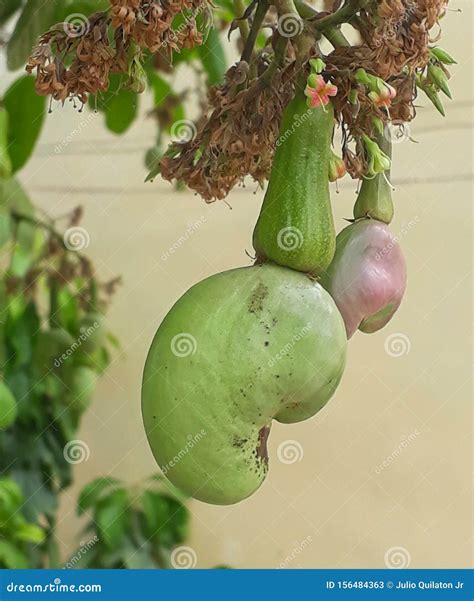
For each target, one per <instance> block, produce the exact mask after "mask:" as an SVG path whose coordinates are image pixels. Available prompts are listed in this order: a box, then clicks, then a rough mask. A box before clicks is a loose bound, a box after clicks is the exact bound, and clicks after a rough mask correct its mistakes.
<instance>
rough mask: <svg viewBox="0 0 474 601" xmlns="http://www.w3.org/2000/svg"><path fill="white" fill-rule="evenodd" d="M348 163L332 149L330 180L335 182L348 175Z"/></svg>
mask: <svg viewBox="0 0 474 601" xmlns="http://www.w3.org/2000/svg"><path fill="white" fill-rule="evenodd" d="M346 172H347V171H346V164H345V163H344V161H343V159H341V157H339V156H337V154H335V153H334V152H333V151H332V150H331V155H330V157H329V181H330V182H335V181H337V180H338V179H340V178H341V177H344V176H345V175H346Z"/></svg>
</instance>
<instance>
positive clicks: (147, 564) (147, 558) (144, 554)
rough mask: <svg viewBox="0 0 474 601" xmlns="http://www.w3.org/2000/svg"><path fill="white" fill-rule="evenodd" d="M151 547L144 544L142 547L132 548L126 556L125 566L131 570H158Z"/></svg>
mask: <svg viewBox="0 0 474 601" xmlns="http://www.w3.org/2000/svg"><path fill="white" fill-rule="evenodd" d="M150 550H151V549H150V545H148V544H146V543H145V544H144V545H143V546H141V547H138V548H134V547H131V548H130V549H129V550H128V552H127V553H126V554H124V564H125V567H126V568H127V569H129V570H154V569H156V567H157V566H156V563H155V562H154V561H153V558H152V557H151V555H150Z"/></svg>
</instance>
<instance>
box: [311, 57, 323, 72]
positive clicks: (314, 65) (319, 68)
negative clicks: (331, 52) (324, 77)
mask: <svg viewBox="0 0 474 601" xmlns="http://www.w3.org/2000/svg"><path fill="white" fill-rule="evenodd" d="M309 64H310V65H311V70H312V71H314V73H316V74H317V75H319V74H320V73H322V72H323V71H324V69H325V68H326V63H325V62H324V61H323V60H321V59H320V58H312V59H310V61H309Z"/></svg>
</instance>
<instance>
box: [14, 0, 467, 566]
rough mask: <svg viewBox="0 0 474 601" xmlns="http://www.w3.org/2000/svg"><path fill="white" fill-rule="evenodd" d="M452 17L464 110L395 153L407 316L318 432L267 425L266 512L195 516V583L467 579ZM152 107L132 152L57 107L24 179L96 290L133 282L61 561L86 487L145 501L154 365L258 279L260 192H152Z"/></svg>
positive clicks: (248, 509) (362, 354) (462, 252)
mask: <svg viewBox="0 0 474 601" xmlns="http://www.w3.org/2000/svg"><path fill="white" fill-rule="evenodd" d="M451 6H452V8H454V9H457V8H461V9H462V11H463V13H462V14H457V13H450V14H449V16H448V18H447V19H446V20H445V22H444V23H443V34H444V38H443V47H446V48H447V49H449V51H450V52H452V53H453V54H454V55H455V56H456V57H457V58H458V59H459V65H458V66H457V67H456V68H455V69H454V70H453V72H454V77H453V79H452V90H453V93H454V98H455V100H454V101H453V102H448V103H447V108H448V116H447V118H446V119H444V120H443V119H442V118H441V117H440V116H439V115H438V114H437V113H435V112H434V110H433V109H432V108H431V107H430V106H428V103H426V102H425V100H424V99H423V98H421V97H420V108H419V116H418V118H417V120H416V123H415V124H413V125H412V127H411V136H412V137H413V138H414V139H416V141H417V142H418V143H412V142H409V141H405V142H403V143H400V144H399V145H397V146H396V148H395V168H394V173H393V178H394V183H395V185H396V192H395V200H396V211H397V212H396V218H395V220H394V222H393V225H392V228H393V231H394V232H395V233H396V234H398V236H399V238H400V241H401V244H402V246H403V248H404V251H405V253H406V258H407V262H408V269H409V285H408V290H407V293H406V297H405V301H404V304H403V305H402V307H401V309H400V311H399V312H398V314H397V316H396V318H395V319H394V320H393V321H392V322H391V323H390V324H389V325H388V327H387V328H386V329H384V330H383V331H381V332H379V333H378V334H375V335H372V336H366V335H363V334H360V333H359V334H357V335H356V336H355V337H354V338H353V339H352V341H351V343H350V347H349V357H348V365H347V370H346V373H345V376H344V379H343V381H342V384H341V386H340V388H339V389H338V391H337V393H336V395H335V396H334V398H333V399H332V400H331V402H330V403H329V404H328V406H327V407H326V408H325V409H324V410H323V411H322V412H321V413H320V414H318V415H317V416H316V417H315V418H313V419H311V420H309V421H307V422H305V423H302V424H297V425H293V426H287V425H285V426H284V425H281V424H277V423H275V424H274V426H273V428H272V434H271V437H270V441H269V452H270V465H271V468H270V474H269V476H268V478H267V480H266V482H265V483H264V485H263V486H262V488H261V489H260V490H259V491H258V492H257V494H255V495H254V496H253V497H252V498H250V499H248V500H246V501H244V502H242V503H240V504H238V505H236V506H229V507H214V506H210V505H205V504H203V503H200V502H191V503H190V505H189V507H190V510H191V512H192V537H191V540H190V542H189V544H190V546H191V547H192V548H193V549H194V550H195V552H196V554H197V567H201V568H202V567H204V568H205V567H211V566H213V565H216V564H218V563H224V562H225V563H229V564H231V565H232V566H234V567H251V568H274V567H278V566H280V564H283V565H284V566H285V567H289V568H298V567H305V568H311V567H320V568H324V567H333V568H336V567H341V568H342V567H354V568H365V567H384V566H385V561H386V560H385V557H386V555H387V561H390V559H389V555H390V554H393V553H394V551H393V548H394V547H402V548H403V549H402V550H401V551H400V553H401V555H402V556H403V558H404V561H405V564H408V565H409V566H410V567H413V568H420V567H451V568H454V567H458V568H462V567H469V566H471V563H472V514H471V507H472V505H471V502H472V469H471V463H472V409H471V357H472V354H471V351H472V346H471V341H472V338H471V334H472V332H471V304H472V297H471V283H472V280H471V269H472V255H471V252H472V249H471V242H472V231H471V217H472V213H471V202H472V175H471V168H472V112H473V102H474V99H473V90H472V72H473V60H472V56H473V49H472V29H471V28H472V5H471V2H469V1H467V0H463V1H457V2H456V1H453V2H451ZM179 77H181V78H183V77H184V75H183V74H181V75H178V78H179ZM2 87H3V86H2ZM141 102H142V106H141V112H142V114H143V118H142V119H140V120H138V121H137V122H136V123H135V124H134V125H133V127H132V128H131V130H130V131H129V132H128V133H127V135H126V136H124V137H115V136H113V135H112V134H110V133H108V132H107V131H106V130H105V128H104V126H103V120H102V117H101V116H100V115H91V114H90V113H88V114H86V113H84V114H82V115H81V114H78V113H77V112H75V111H74V110H73V108H72V106H70V105H67V106H65V107H64V108H61V107H59V106H56V107H55V108H54V111H53V113H52V114H51V115H49V117H48V120H47V124H46V127H45V129H44V132H43V135H42V138H41V143H40V145H39V147H38V149H37V152H36V155H35V157H34V158H33V160H32V161H31V162H30V163H29V165H28V167H27V168H26V169H25V170H24V171H23V172H22V173H21V180H22V182H23V183H24V185H25V186H26V187H27V188H28V190H29V192H30V193H31V195H32V197H33V198H34V200H35V201H36V202H37V203H39V204H40V205H41V206H42V207H43V208H44V209H46V210H47V211H48V212H49V213H51V214H52V215H59V214H62V213H64V212H65V211H67V210H69V209H71V208H72V207H74V206H75V205H78V204H81V205H83V206H84V208H85V210H86V213H85V220H84V222H83V226H84V227H85V228H86V229H87V231H88V232H89V235H90V245H89V248H88V252H89V253H90V255H91V257H92V258H93V259H94V260H95V263H96V265H97V267H98V270H99V272H100V274H101V275H102V277H103V278H109V277H112V276H114V275H117V274H121V275H122V276H123V286H122V287H121V288H120V289H119V291H118V294H117V296H116V298H115V301H114V303H113V305H112V308H111V311H110V315H109V320H108V321H109V326H110V329H111V330H113V331H114V332H115V333H116V334H117V335H118V336H119V338H120V340H121V342H122V345H123V349H122V352H120V353H119V354H117V355H116V357H115V359H114V361H113V363H112V365H111V367H110V369H109V370H108V372H107V373H106V375H105V376H104V377H103V378H102V379H101V380H100V382H99V384H98V387H97V391H96V394H95V400H94V403H93V406H92V409H91V410H90V411H89V413H88V414H87V416H86V418H85V419H84V422H83V426H82V428H81V431H80V434H79V437H80V438H81V439H82V440H84V441H85V442H86V443H87V444H88V446H89V448H90V451H91V454H90V458H89V460H88V461H87V462H84V463H82V464H80V465H78V466H77V471H76V477H77V479H76V483H75V485H74V487H73V488H71V489H70V490H69V491H68V492H67V493H65V494H64V496H63V499H62V504H61V505H62V506H61V518H60V525H59V535H60V539H61V544H62V547H63V552H64V554H65V555H66V554H67V551H68V550H70V548H71V545H72V541H73V540H74V539H75V540H76V541H77V540H79V538H77V537H78V536H79V535H78V532H79V530H80V526H81V521H80V520H78V519H77V518H76V517H75V505H74V504H75V499H76V497H77V493H78V491H79V489H80V488H81V487H82V486H83V485H84V484H85V483H86V482H88V481H89V480H90V479H92V478H94V477H97V476H99V475H106V474H110V475H112V476H115V477H118V478H122V479H124V480H126V481H127V482H130V483H134V482H137V481H139V480H140V479H142V478H145V477H147V476H148V475H150V474H151V473H153V472H156V471H157V466H156V464H155V463H154V460H153V458H152V455H151V453H150V450H149V448H148V445H147V442H146V439H145V435H144V430H143V427H142V421H141V415H140V384H141V374H142V368H143V365H144V361H145V357H146V353H147V350H148V347H149V345H150V342H151V340H152V337H153V335H154V333H155V331H156V329H157V327H158V325H159V323H160V322H161V320H162V318H163V317H164V315H165V314H166V312H167V311H168V310H169V309H170V307H171V306H172V304H173V303H174V302H175V300H176V299H177V298H178V297H179V296H180V295H181V294H183V293H184V292H185V291H186V290H187V289H188V288H189V287H190V286H191V285H192V284H194V283H195V282H197V281H198V280H200V279H202V278H204V277H207V276H209V275H211V274H213V273H216V272H219V271H222V270H226V269H230V268H234V267H236V266H241V265H247V264H249V259H248V257H247V256H246V254H245V250H249V251H251V249H252V246H251V234H252V228H253V224H254V222H255V220H256V217H257V214H258V211H259V207H260V203H261V200H262V197H263V194H262V192H261V191H257V190H255V189H254V186H253V184H249V185H248V186H247V188H245V189H239V190H235V191H234V192H233V193H232V194H231V195H230V196H229V198H228V202H229V205H230V207H229V206H227V205H226V204H225V203H215V204H213V205H206V204H205V203H204V202H203V201H202V200H201V199H200V198H198V197H195V196H193V194H191V193H188V192H184V193H177V192H174V191H173V189H172V187H171V186H169V185H168V184H166V183H165V182H162V181H159V180H158V181H156V182H155V183H153V184H144V183H142V182H143V179H144V176H145V173H146V170H145V167H144V165H143V154H144V150H145V149H146V148H147V147H149V146H151V145H152V143H153V137H154V125H153V123H152V122H151V121H150V120H148V119H146V118H145V113H146V109H147V108H148V105H147V101H146V99H143V100H142V101H141ZM58 144H62V146H61V150H60V152H58V151H57V149H56V147H57V145H58ZM353 202H354V186H353V185H352V183H351V182H349V181H345V182H344V183H343V185H342V186H340V193H339V194H336V193H334V195H333V206H334V212H335V218H336V223H337V225H338V228H342V227H343V226H344V223H345V222H344V221H343V218H344V217H350V216H351V209H352V204H353ZM195 224H199V225H198V226H197V227H196V226H195ZM190 226H191V227H192V228H193V230H194V232H193V233H192V235H190V236H189V237H188V239H187V240H186V241H184V242H179V240H180V237H182V236H184V235H185V232H186V230H187V229H188V227H190ZM193 226H194V227H193ZM176 243H177V248H176V250H175V252H172V253H170V252H169V249H170V248H171V247H173V245H175V244H176ZM287 441H296V443H297V444H298V445H299V446H300V449H301V451H300V452H299V460H298V461H297V462H295V463H292V464H285V463H281V462H280V461H279V460H278V458H277V448H278V446H279V445H280V444H282V443H285V442H287ZM287 444H288V443H287ZM292 444H294V443H292ZM384 462H385V463H386V467H383V463H384ZM394 561H395V559H394Z"/></svg>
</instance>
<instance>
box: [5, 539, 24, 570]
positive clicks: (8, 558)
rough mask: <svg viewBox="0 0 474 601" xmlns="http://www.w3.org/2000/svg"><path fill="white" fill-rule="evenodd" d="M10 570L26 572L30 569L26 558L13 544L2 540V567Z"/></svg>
mask: <svg viewBox="0 0 474 601" xmlns="http://www.w3.org/2000/svg"><path fill="white" fill-rule="evenodd" d="M2 566H5V567H6V568H8V569H9V570H15V569H16V570H24V569H26V568H29V567H30V566H29V565H28V560H27V558H26V556H25V555H24V554H23V553H22V552H21V551H20V550H19V549H17V548H16V547H15V546H14V545H13V544H12V543H10V542H8V541H6V540H1V539H0V567H2Z"/></svg>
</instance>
